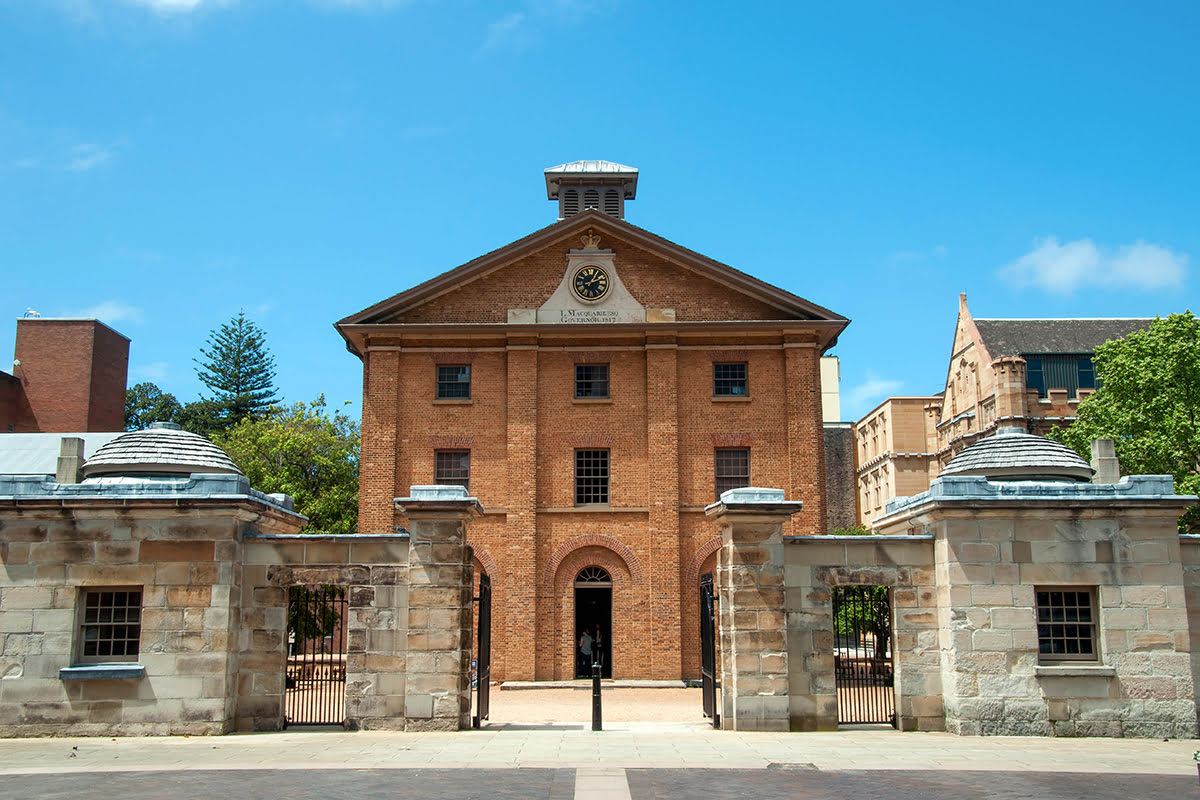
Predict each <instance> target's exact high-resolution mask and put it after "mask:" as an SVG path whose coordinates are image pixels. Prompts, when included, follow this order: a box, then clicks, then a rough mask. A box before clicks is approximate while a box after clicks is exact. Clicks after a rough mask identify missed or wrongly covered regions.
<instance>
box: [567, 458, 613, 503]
mask: <svg viewBox="0 0 1200 800" xmlns="http://www.w3.org/2000/svg"><path fill="white" fill-rule="evenodd" d="M607 502H608V451H607V450H576V451H575V504H576V505H587V504H590V503H607Z"/></svg>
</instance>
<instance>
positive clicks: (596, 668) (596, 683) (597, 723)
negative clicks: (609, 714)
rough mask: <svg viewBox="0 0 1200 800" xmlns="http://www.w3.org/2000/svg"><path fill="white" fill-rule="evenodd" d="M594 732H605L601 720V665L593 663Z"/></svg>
mask: <svg viewBox="0 0 1200 800" xmlns="http://www.w3.org/2000/svg"><path fill="white" fill-rule="evenodd" d="M592 730H594V731H602V730H604V727H603V725H602V724H601V718H600V665H599V664H598V663H596V662H594V661H593V662H592Z"/></svg>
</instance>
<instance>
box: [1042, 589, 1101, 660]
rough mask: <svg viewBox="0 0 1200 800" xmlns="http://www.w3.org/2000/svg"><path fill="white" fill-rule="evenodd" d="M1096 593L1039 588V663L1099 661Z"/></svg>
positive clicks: (1086, 590) (1089, 590) (1091, 591)
mask: <svg viewBox="0 0 1200 800" xmlns="http://www.w3.org/2000/svg"><path fill="white" fill-rule="evenodd" d="M1095 599H1096V594H1095V590H1093V589H1078V588H1071V589H1038V590H1037V636H1038V660H1039V661H1041V662H1042V663H1043V664H1046V663H1051V664H1052V663H1055V662H1059V661H1096V660H1098V659H1097V654H1098V648H1097V647H1096V603H1095Z"/></svg>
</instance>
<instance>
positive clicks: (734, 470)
mask: <svg viewBox="0 0 1200 800" xmlns="http://www.w3.org/2000/svg"><path fill="white" fill-rule="evenodd" d="M715 461H716V464H715V468H714V470H713V472H714V475H715V476H716V481H715V483H716V494H717V499H718V500H720V499H721V494H722V493H724V492H728V491H729V490H730V489H741V488H742V487H743V486H749V485H750V448H748V447H718V448H717V449H716V455H715Z"/></svg>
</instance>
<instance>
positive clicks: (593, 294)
mask: <svg viewBox="0 0 1200 800" xmlns="http://www.w3.org/2000/svg"><path fill="white" fill-rule="evenodd" d="M571 288H573V289H574V290H575V294H576V295H578V296H579V299H580V300H586V301H587V302H589V303H594V302H596V301H597V300H599V299H600V298H602V297H604V296H605V295H606V294H608V273H607V272H606V271H605V270H604V268H603V267H601V266H599V265H597V264H584V265H583V266H582V267H580V268H579V269H577V270H576V271H575V277H574V278H572V279H571Z"/></svg>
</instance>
